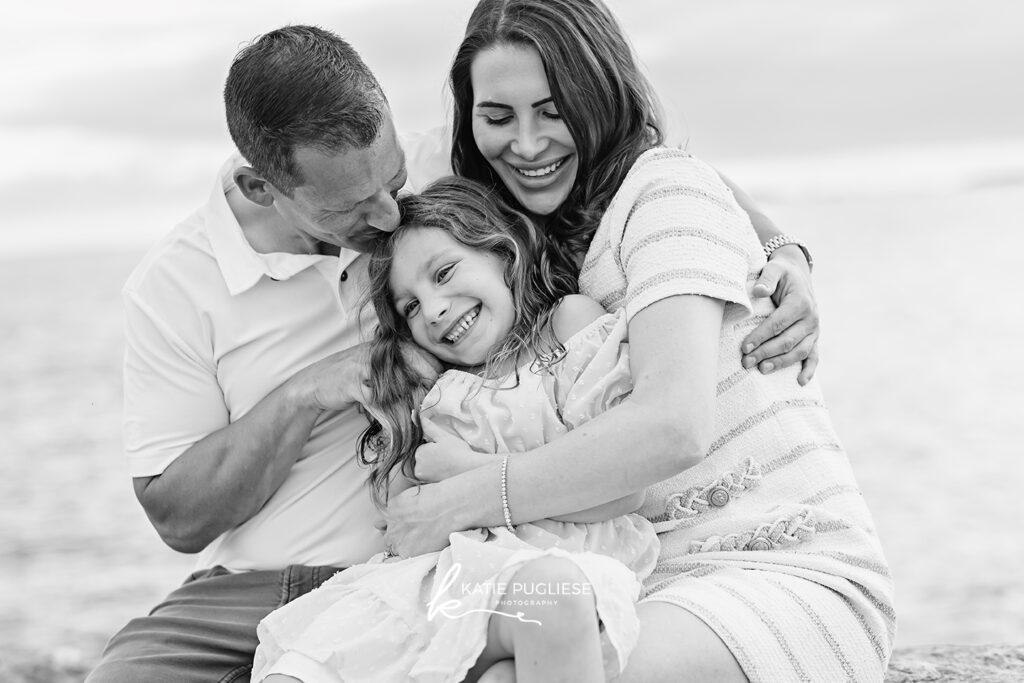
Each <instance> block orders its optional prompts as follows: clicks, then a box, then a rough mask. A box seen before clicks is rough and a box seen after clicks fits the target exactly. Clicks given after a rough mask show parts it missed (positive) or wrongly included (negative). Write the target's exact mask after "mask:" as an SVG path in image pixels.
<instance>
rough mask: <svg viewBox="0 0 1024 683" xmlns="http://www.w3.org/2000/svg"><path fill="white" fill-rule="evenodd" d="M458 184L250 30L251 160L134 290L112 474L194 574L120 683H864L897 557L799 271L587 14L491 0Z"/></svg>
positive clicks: (474, 68) (285, 32)
mask: <svg viewBox="0 0 1024 683" xmlns="http://www.w3.org/2000/svg"><path fill="white" fill-rule="evenodd" d="M450 85H451V89H452V94H453V100H454V112H453V118H452V122H451V138H450V141H451V147H450V171H451V172H452V175H450V176H447V177H443V178H435V179H432V182H430V183H429V184H427V185H426V187H424V188H414V187H410V185H409V182H408V179H409V177H410V176H411V177H414V178H420V177H423V175H424V173H423V171H422V168H427V167H436V166H437V165H438V164H437V163H436V160H433V163H428V160H427V159H425V158H424V155H423V154H420V153H418V151H417V150H416V149H415V148H414V146H413V144H411V143H408V142H406V143H405V144H403V142H402V138H401V137H400V136H399V135H398V133H397V132H396V131H395V128H394V125H393V123H392V120H391V115H390V112H389V109H388V104H387V99H386V97H385V95H384V92H383V90H382V89H381V87H380V85H379V84H378V83H377V81H376V79H375V78H374V77H373V75H372V74H371V73H370V71H369V70H368V69H367V68H366V66H365V65H364V64H363V63H362V61H361V60H360V59H359V56H358V54H357V53H356V52H355V51H354V50H353V49H352V47H351V46H349V45H348V44H347V43H345V42H344V41H343V40H341V39H340V38H338V37H337V36H336V35H334V34H332V33H330V32H328V31H325V30H323V29H319V28H314V27H308V26H289V27H285V28H282V29H279V30H276V31H272V32H270V33H267V34H266V35H264V36H262V37H260V38H258V39H257V40H255V41H254V42H253V43H252V44H250V45H248V46H246V47H245V48H243V49H242V51H241V52H239V54H238V56H237V57H236V59H235V61H234V63H233V64H232V67H231V70H230V72H229V74H228V78H227V83H226V86H225V91H224V94H225V107H226V112H227V120H228V126H229V129H230V131H231V135H232V138H233V140H234V142H235V144H236V146H237V147H238V150H239V153H240V156H236V157H234V158H232V159H231V160H229V161H228V162H227V163H226V164H225V166H224V167H223V169H222V171H221V174H220V177H219V178H218V181H217V183H216V184H215V186H214V188H213V192H212V194H211V196H210V199H209V202H208V203H207V204H206V205H204V206H203V207H202V208H201V209H199V211H197V212H196V213H194V214H193V215H192V216H190V217H189V218H188V219H187V220H185V221H184V222H183V223H181V224H180V225H179V226H177V227H176V228H175V229H174V230H173V231H172V232H171V233H170V234H169V235H168V236H167V237H166V238H164V239H163V240H162V241H161V242H160V243H158V244H157V245H156V246H155V247H154V248H153V249H152V250H151V251H150V253H149V254H148V255H147V256H146V257H145V259H144V260H143V262H142V263H141V264H140V265H139V266H138V267H137V268H136V270H135V271H134V273H133V274H132V276H131V278H130V279H129V281H128V283H127V284H126V285H125V289H124V304H125V312H126V335H127V344H126V357H125V443H126V449H127V451H128V457H129V461H130V463H131V471H132V476H133V477H134V485H135V490H136V494H137V496H138V498H139V501H140V503H141V504H142V506H143V507H144V509H145V510H146V512H147V514H148V516H149V518H150V520H151V521H152V523H153V525H154V527H155V528H156V530H157V531H158V532H159V533H160V535H161V537H162V538H163V539H164V540H165V541H166V542H167V543H168V545H170V546H171V547H172V548H175V549H176V550H179V551H182V552H194V553H199V556H198V560H197V567H196V572H195V573H194V574H193V575H192V576H190V577H189V578H188V579H187V580H186V582H185V583H184V584H183V585H182V586H181V587H180V588H178V589H177V590H175V591H174V592H173V593H172V594H171V595H170V596H168V598H167V600H166V601H165V602H163V603H162V604H160V605H158V606H157V607H156V608H154V610H153V611H152V612H151V613H150V614H149V615H147V616H145V617H141V618H138V619H135V620H133V621H132V622H130V623H129V624H128V625H127V626H126V627H125V628H124V629H123V630H122V631H121V632H119V633H118V634H116V635H115V636H114V637H113V638H112V639H111V641H110V643H109V644H108V646H107V649H106V651H105V652H104V656H103V659H102V661H101V662H100V664H99V666H98V667H97V668H96V670H95V671H93V673H92V674H91V675H90V677H89V679H88V680H89V682H90V683H107V682H111V681H139V680H146V681H164V680H166V681H211V682H212V681H225V682H226V681H247V680H253V681H261V680H263V681H269V682H273V681H295V680H299V681H304V682H305V683H315V682H318V681H345V682H347V681H408V680H417V681H452V682H457V681H463V680H468V681H477V680H479V681H490V682H492V683H493V682H494V681H521V682H528V681H604V680H610V681H611V680H614V681H746V680H750V681H772V682H774V681H790V680H792V681H837V680H852V681H879V680H881V679H882V677H883V675H884V671H885V667H886V664H887V662H888V658H889V655H890V652H891V649H892V643H893V638H894V635H895V612H894V607H893V586H892V577H891V575H890V572H889V570H888V567H887V564H886V561H885V558H884V556H883V553H882V549H881V545H880V542H879V539H878V537H877V535H876V533H875V530H874V526H873V524H872V521H871V517H870V515H869V513H868V510H867V508H866V506H865V504H864V500H863V497H862V496H861V494H860V492H859V490H858V487H857V484H856V481H855V479H854V477H853V474H852V472H851V469H850V465H849V462H848V461H847V458H846V455H845V453H844V452H843V449H842V447H841V445H840V443H839V439H838V437H837V436H836V434H835V433H834V430H833V429H832V426H831V422H830V419H829V416H828V413H827V410H826V408H825V405H824V402H823V400H822V397H821V393H820V390H819V388H818V385H817V382H816V381H815V380H814V378H813V375H814V372H815V369H816V365H817V349H816V339H817V318H816V313H815V309H814V302H813V295H812V294H811V286H810V266H811V263H810V256H809V253H808V251H807V249H806V248H805V247H804V246H803V245H801V244H799V242H797V241H796V240H795V239H793V238H791V237H789V236H787V235H785V234H782V233H781V232H780V231H779V230H778V229H777V228H776V227H775V226H774V225H773V224H772V222H771V221H770V220H769V219H767V218H766V217H765V216H764V215H763V214H761V213H760V212H759V211H758V210H757V208H756V206H755V205H754V204H753V203H752V201H751V200H750V199H749V197H747V196H746V195H745V194H744V193H743V192H742V190H740V189H739V188H736V187H734V186H732V185H731V184H728V183H727V181H725V180H724V179H723V178H722V177H721V176H720V175H719V174H718V173H717V172H716V171H715V170H714V169H712V168H710V167H709V166H708V165H706V164H704V163H702V162H701V161H699V160H697V159H695V158H694V157H692V156H690V155H689V154H688V153H686V152H685V151H682V150H679V149H676V148H673V147H670V146H667V145H666V144H665V141H664V139H663V134H662V130H663V126H662V122H661V120H660V113H659V107H658V105H657V98H656V96H655V94H654V93H653V92H652V91H651V89H650V87H649V86H648V84H647V82H646V80H645V79H644V77H643V76H642V74H641V73H640V71H639V69H638V67H637V64H636V60H635V57H634V55H633V54H632V52H631V50H630V47H629V45H628V42H627V40H626V38H625V36H624V35H623V33H622V31H621V29H620V28H619V26H618V24H617V22H616V20H615V19H614V17H613V16H612V15H611V14H610V12H609V11H608V10H607V9H606V8H605V7H604V6H603V5H602V4H601V3H600V2H599V0H482V1H481V2H480V3H479V4H478V5H477V6H476V8H475V10H474V12H473V14H472V16H471V18H470V20H469V24H468V26H467V28H466V33H465V37H464V39H463V41H462V43H461V45H460V46H459V48H458V50H457V52H456V55H455V58H454V60H453V63H452V67H451V72H450Z"/></svg>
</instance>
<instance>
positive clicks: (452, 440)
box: [413, 420, 495, 484]
mask: <svg viewBox="0 0 1024 683" xmlns="http://www.w3.org/2000/svg"><path fill="white" fill-rule="evenodd" d="M423 437H424V438H425V439H426V440H427V441H428V442H430V443H425V444H423V445H422V446H420V447H419V448H417V449H416V456H415V458H414V459H413V463H414V468H413V473H414V474H415V475H416V478H417V479H418V480H420V481H425V482H428V483H431V484H433V483H436V482H439V481H444V480H445V479H449V478H451V477H454V476H455V475H457V474H462V473H463V472H468V471H469V470H475V469H476V468H477V467H482V466H483V465H486V464H488V463H493V462H494V458H495V456H494V455H490V454H487V453H477V452H476V451H473V450H470V448H469V446H467V445H466V443H465V442H464V441H462V440H461V439H459V438H457V437H455V436H452V435H451V434H449V433H448V432H446V431H444V430H443V429H441V428H439V427H437V426H436V425H434V424H433V423H432V422H430V421H429V420H427V421H425V422H424V423H423Z"/></svg>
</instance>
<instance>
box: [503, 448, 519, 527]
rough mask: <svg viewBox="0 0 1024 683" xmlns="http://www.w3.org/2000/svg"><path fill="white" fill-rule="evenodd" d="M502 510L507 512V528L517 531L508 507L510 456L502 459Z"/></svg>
mask: <svg viewBox="0 0 1024 683" xmlns="http://www.w3.org/2000/svg"><path fill="white" fill-rule="evenodd" d="M501 511H502V512H503V513H504V514H505V528H506V529H508V530H509V531H511V532H512V533H513V534H515V533H516V528H515V527H514V526H512V511H511V510H509V509H508V456H507V455H506V456H505V457H504V458H503V459H502V461H501Z"/></svg>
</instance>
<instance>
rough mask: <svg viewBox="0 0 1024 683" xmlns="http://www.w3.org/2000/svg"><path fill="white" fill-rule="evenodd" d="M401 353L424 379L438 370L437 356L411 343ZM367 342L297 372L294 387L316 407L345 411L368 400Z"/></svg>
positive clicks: (439, 365)
mask: <svg viewBox="0 0 1024 683" xmlns="http://www.w3.org/2000/svg"><path fill="white" fill-rule="evenodd" d="M402 355H403V356H404V357H405V361H406V363H408V364H409V367H411V368H412V369H413V370H414V371H415V372H416V373H417V374H419V375H420V376H421V377H423V378H424V381H426V382H433V381H434V380H436V379H437V375H438V374H439V373H440V372H441V369H442V368H441V364H440V363H439V362H438V360H437V359H436V358H434V357H433V356H431V355H430V354H429V353H427V352H426V351H424V350H423V349H421V348H419V347H418V346H416V345H414V344H403V345H402ZM369 379H370V345H369V343H363V344H358V345H356V346H353V347H351V348H348V349H345V350H344V351H338V352H337V353H332V354H331V355H330V356H327V357H326V358H324V359H323V360H320V361H318V362H316V363H313V364H312V365H310V366H309V367H307V368H306V369H304V370H302V372H300V373H299V374H298V375H296V377H295V379H294V382H295V384H296V387H297V390H298V391H300V392H303V393H304V395H305V396H307V397H309V400H310V402H311V404H312V405H313V406H314V407H315V408H317V409H318V410H321V411H324V410H344V409H345V408H348V407H349V406H351V405H352V404H354V403H358V404H360V405H363V406H366V405H368V404H369V403H370V382H369Z"/></svg>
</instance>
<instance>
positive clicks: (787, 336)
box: [742, 245, 820, 385]
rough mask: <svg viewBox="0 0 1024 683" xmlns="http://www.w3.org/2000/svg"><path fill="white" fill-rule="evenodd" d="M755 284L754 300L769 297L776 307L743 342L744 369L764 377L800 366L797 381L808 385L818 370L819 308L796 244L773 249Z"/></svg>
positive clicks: (802, 256) (803, 259) (807, 270)
mask: <svg viewBox="0 0 1024 683" xmlns="http://www.w3.org/2000/svg"><path fill="white" fill-rule="evenodd" d="M772 256H773V258H772V260H771V261H769V262H768V264H767V265H766V266H765V267H764V270H762V271H761V276H760V277H759V278H758V280H757V282H756V283H755V284H754V291H753V294H754V296H755V297H765V296H770V297H772V300H773V301H774V302H775V305H776V306H778V308H777V309H776V310H775V312H774V313H772V314H771V315H770V316H768V318H767V319H766V320H765V321H764V322H762V323H761V324H760V325H758V326H757V328H756V329H754V331H753V332H751V333H750V334H749V335H747V338H746V339H744V340H743V345H742V351H743V367H745V368H752V367H754V366H755V365H756V366H757V367H758V369H759V370H760V371H761V372H763V373H765V374H767V373H769V372H772V371H774V370H778V369H779V368H784V367H788V366H790V365H792V364H793V363H797V362H801V363H802V364H803V366H802V368H801V370H800V374H799V375H798V376H797V381H798V382H799V383H800V384H801V385H804V384H807V383H808V382H809V381H811V378H812V377H813V376H814V371H815V369H816V368H817V367H818V335H819V333H820V330H819V326H818V323H819V320H818V306H817V302H816V301H815V299H814V289H813V288H812V286H811V271H810V268H809V267H808V265H807V260H806V259H805V258H804V255H803V252H802V251H801V250H800V248H799V247H797V246H795V245H787V246H785V247H780V248H779V249H776V250H775V253H774V254H773V255H772Z"/></svg>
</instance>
